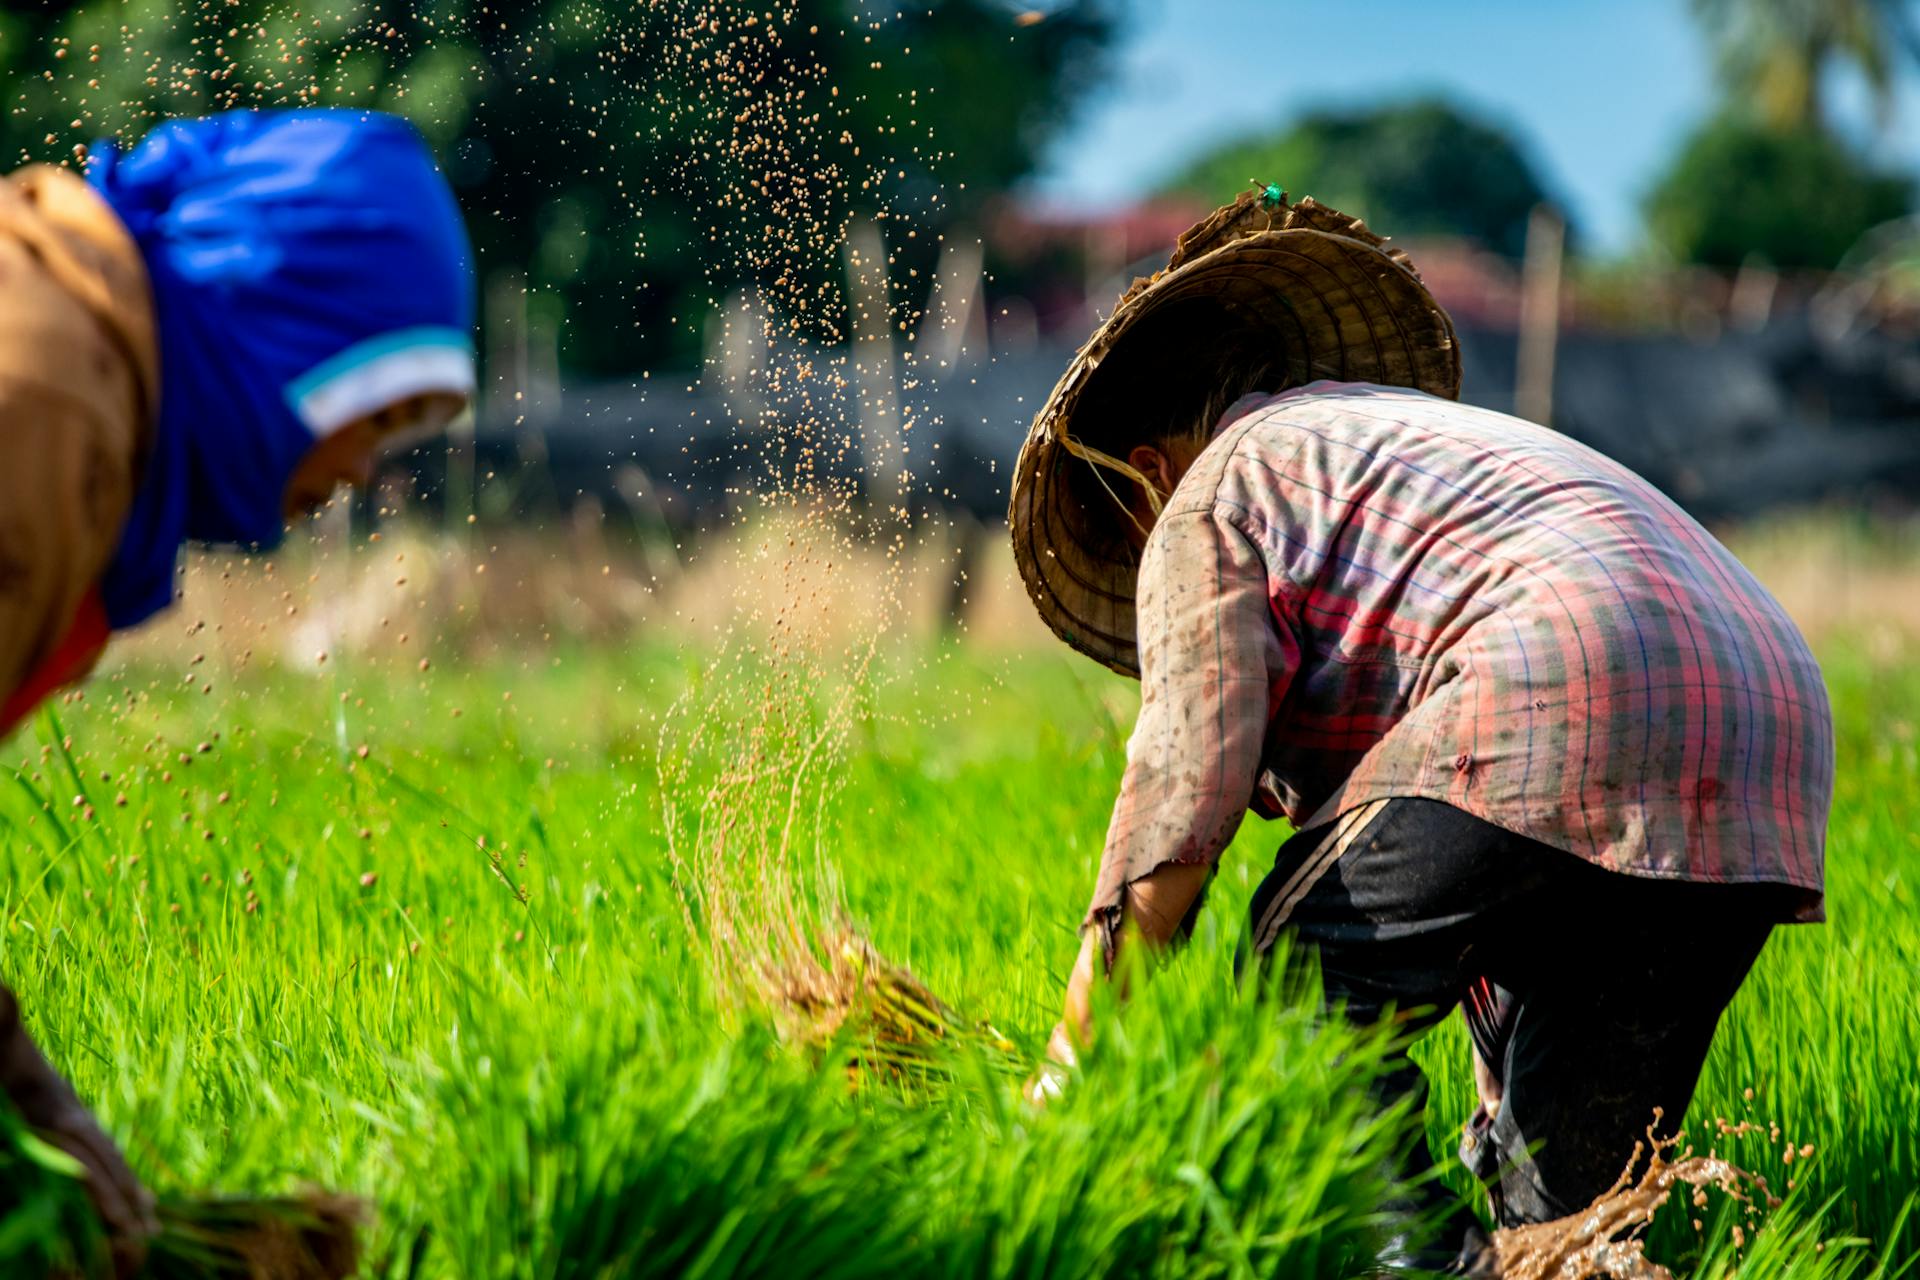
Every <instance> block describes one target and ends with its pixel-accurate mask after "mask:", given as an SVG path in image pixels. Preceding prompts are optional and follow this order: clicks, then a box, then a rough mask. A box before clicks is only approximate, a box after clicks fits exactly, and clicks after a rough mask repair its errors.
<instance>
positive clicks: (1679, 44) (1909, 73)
mask: <svg viewBox="0 0 1920 1280" xmlns="http://www.w3.org/2000/svg"><path fill="white" fill-rule="evenodd" d="M1135 6H1136V10H1137V17H1136V20H1135V22H1134V23H1133V25H1132V27H1131V29H1130V31H1129V34H1128V36H1127V37H1126V40H1125V43H1124V44H1123V46H1122V48H1121V50H1120V52H1119V57H1118V64H1119V65H1118V68H1117V73H1116V75H1115V76H1114V78H1113V80H1112V82H1111V83H1110V84H1109V85H1108V86H1107V87H1106V88H1105V89H1104V90H1102V91H1101V92H1100V93H1099V94H1098V95H1097V96H1096V97H1095V98H1094V99H1093V100H1091V101H1090V102H1088V103H1087V104H1086V105H1085V107H1084V108H1083V109H1082V111H1081V112H1080V115H1079V117H1078V119H1077V120H1076V122H1075V123H1074V124H1073V126H1072V127H1070V128H1069V129H1068V130H1067V131H1066V132H1065V134H1064V135H1063V136H1062V138H1061V139H1060V141H1059V144H1058V145H1057V146H1056V147H1055V148H1054V149H1053V151H1052V153H1051V155H1050V157H1049V160H1048V162H1047V164H1046V165H1045V167H1044V169H1043V171H1042V173H1041V175H1040V178H1039V180H1038V181H1037V182H1036V184H1035V189H1036V191H1037V192H1038V193H1039V194H1041V195H1043V196H1045V197H1047V198H1048V199H1049V200H1050V201H1059V202H1061V203H1065V204H1069V205H1073V206H1076V207H1083V208H1084V207H1090V206H1096V205H1100V204H1106V203H1114V202H1122V201H1126V200H1129V199H1131V198H1133V197H1135V196H1137V195H1139V194H1141V193H1142V192H1144V191H1146V190H1148V189H1149V188H1150V187H1151V186H1152V185H1153V184H1154V182H1155V181H1156V180H1157V179H1159V178H1160V177H1162V176H1164V175H1165V174H1167V173H1169V172H1170V171H1172V170H1173V169H1175V168H1177V167H1179V166H1180V164H1181V162H1182V161H1183V159H1184V158H1186V157H1188V156H1190V155H1192V154H1193V153H1194V152H1196V151H1197V150H1199V149H1201V148H1204V147H1205V146H1206V145H1207V144H1208V143H1210V142H1212V141H1214V140H1216V139H1218V138H1220V137H1222V136H1223V135H1231V134H1236V133H1242V132H1246V131H1249V130H1254V129H1258V128H1261V127H1262V126H1273V125H1278V124H1281V123H1284V122H1285V121H1286V120H1287V119H1289V118H1290V117H1292V116H1293V115H1295V114H1297V113H1298V112H1299V111H1300V110H1302V109H1303V108H1307V107H1311V106H1314V105H1316V104H1319V103H1329V104H1336V105H1351V104H1355V103H1363V102H1368V101H1373V100H1377V99H1380V98H1383V97H1394V96H1410V95H1415V94H1421V93H1430V92H1435V91H1438V92H1442V93H1445V94H1448V95H1449V96H1451V97H1453V98H1455V99H1456V100H1459V101H1461V102H1463V103H1465V104H1466V105H1468V106H1470V107H1472V108H1474V109H1475V110H1477V111H1478V112H1480V113H1481V114H1484V115H1486V116H1488V117H1490V118H1492V119H1494V120H1497V121H1499V122H1501V123H1503V124H1505V125H1506V126H1508V127H1509V128H1510V129H1511V130H1512V131H1513V132H1514V133H1515V134H1516V135H1517V136H1518V137H1519V138H1520V139H1521V141H1522V143H1523V145H1524V146H1525V147H1526V148H1527V150H1528V152H1529V154H1530V155H1531V156H1532V158H1533V159H1534V161H1535V163H1536V164H1537V165H1538V166H1539V168H1540V170H1541V172H1542V175H1543V177H1544V178H1545V180H1546V182H1547V184H1548V187H1549V189H1550V190H1552V191H1553V192H1554V193H1555V194H1557V195H1558V196H1560V197H1561V198H1562V199H1563V200H1565V201H1566V202H1567V203H1568V205H1569V207H1570V208H1571V210H1572V212H1573V215H1574V217H1575V218H1576V219H1577V220H1578V222H1579V224H1580V226H1581V229H1582V230H1583V231H1584V232H1585V233H1586V235H1587V236H1588V237H1589V243H1590V244H1592V245H1593V246H1594V247H1596V248H1598V249H1600V250H1602V251H1610V250H1611V251H1618V250H1625V249H1628V248H1631V247H1632V246H1633V245H1634V243H1635V242H1636V241H1637V239H1638V236H1639V215H1638V207H1639V201H1640V197H1641V195H1642V194H1643V193H1644V192H1645V191H1646V189H1647V187H1648V186H1649V185H1650V184H1651V183H1652V181H1653V180H1654V178H1655V176H1656V175H1657V174H1658V173H1659V171H1660V169H1661V166H1662V165H1663V164H1664V163H1665V162H1666V160H1667V158H1668V157H1669V156H1670V155H1671V154H1672V151H1673V149H1674V148H1675V147H1676V146H1677V145H1678V144H1679V142H1680V140H1681V139H1682V138H1683V137H1685V135H1686V133H1687V131H1688V130H1689V129H1690V128H1691V127H1692V126H1693V125H1694V124H1695V123H1696V122H1697V121H1698V120H1699V119H1700V118H1701V117H1702V116H1703V115H1704V114H1706V112H1707V111H1709V110H1710V109H1711V106H1712V103H1713V85H1712V79H1711V66H1710V62H1711V60H1710V56H1709V53H1708V51H1707V48H1706V46H1705V44H1704V42H1703V40H1702V39H1701V37H1700V34H1699V33H1698V31H1697V29H1696V28H1695V26H1694V25H1693V22H1692V21H1691V19H1690V18H1689V16H1688V12H1687V3H1686V0H1452V2H1451V3H1448V2H1447V0H1317V2H1314V3H1308V2H1306V0H1135ZM1865 100H1866V98H1865V93H1864V91H1863V89H1862V88H1861V86H1859V85H1858V84H1857V83H1851V82H1848V81H1846V80H1844V79H1842V80H1840V81H1838V82H1837V83H1836V84H1835V85H1834V96H1833V97H1832V98H1831V99H1830V101H1832V102H1834V103H1835V104H1836V108H1837V109H1836V115H1837V116H1838V117H1840V119H1841V120H1842V121H1843V122H1844V123H1845V124H1847V125H1848V127H1849V128H1850V129H1851V130H1852V131H1853V132H1855V133H1856V134H1857V135H1859V136H1861V137H1863V138H1865V137H1867V136H1869V134H1871V132H1872V131H1871V130H1869V129H1868V128H1867V125H1868V123H1869V112H1868V111H1867V110H1866V108H1865V106H1864V103H1865ZM1871 145H1872V147H1873V149H1874V151H1875V152H1876V154H1878V155H1879V156H1880V157H1881V158H1882V159H1883V160H1885V161H1887V162H1890V163H1894V164H1898V165H1901V166H1903V167H1905V168H1906V169H1908V170H1910V171H1913V172H1916V173H1920V75H1917V74H1916V73H1915V71H1914V69H1913V68H1911V67H1906V68H1903V71H1902V75H1901V83H1900V85H1899V92H1898V107H1897V110H1896V117H1895V120H1894V122H1893V124H1892V126H1891V127H1890V128H1888V129H1887V130H1886V131H1885V132H1884V133H1881V134H1877V135H1873V136H1872V143H1871ZM1278 176H1279V177H1280V178H1281V179H1282V181H1283V182H1284V180H1285V175H1278ZM1305 194H1311V193H1305Z"/></svg>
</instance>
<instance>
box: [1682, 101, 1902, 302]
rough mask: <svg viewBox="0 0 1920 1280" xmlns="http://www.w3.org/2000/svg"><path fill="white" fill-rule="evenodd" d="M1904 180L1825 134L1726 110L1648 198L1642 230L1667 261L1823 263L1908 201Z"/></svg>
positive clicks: (1698, 136) (1832, 260) (1718, 264)
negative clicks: (1770, 125) (1755, 258)
mask: <svg viewBox="0 0 1920 1280" xmlns="http://www.w3.org/2000/svg"><path fill="white" fill-rule="evenodd" d="M1912 199H1913V184H1912V182H1911V181H1909V180H1908V179H1906V178H1904V177H1902V176H1900V175H1897V174H1891V173H1886V172H1882V171H1881V170H1878V169H1876V168H1874V167H1873V166H1872V165H1870V164H1868V163H1867V162H1866V161H1864V160H1862V159H1860V158H1859V157H1858V156H1856V155H1855V154H1854V153H1853V152H1852V151H1851V150H1849V149H1848V148H1846V147H1845V146H1843V145H1841V144H1840V143H1839V142H1838V141H1837V140H1835V139H1834V138H1833V137H1832V136H1831V135H1829V134H1828V133H1826V132H1825V131H1823V130H1821V129H1817V128H1812V127H1803V128H1799V129H1795V130H1792V131H1789V132H1781V131H1779V130H1776V129H1771V128H1768V127H1765V126H1762V125H1759V124H1755V123H1753V122H1752V121H1749V120H1744V119H1741V118H1738V117H1734V116H1723V117H1720V118H1718V119H1716V120H1713V121H1711V122H1709V123H1708V124H1707V125H1706V126H1705V127H1703V128H1702V129H1701V130H1700V131H1699V132H1697V133H1696V134H1694V136H1693V137H1692V139H1690V140H1689V141H1688V142H1687V144H1686V146H1685V147H1684V148H1682V150H1681V152H1680V154H1679V156H1678V157H1677V158H1676V159H1675V161H1674V164H1673V166H1672V168H1671V169H1669V170H1668V172H1667V174H1666V175H1665V176H1664V177H1663V178H1662V179H1661V180H1660V182H1659V183H1658V184H1657V185H1656V186H1655V187H1654V188H1653V190H1652V192H1651V193H1650V194H1649V195H1648V198H1647V203H1646V215H1647V227H1648V230H1649V231H1650V232H1651V233H1652V234H1653V237H1654V239H1655V241H1657V242H1658V243H1659V244H1660V245H1661V246H1662V247H1664V248H1665V249H1666V250H1667V251H1668V252H1669V253H1671V254H1673V255H1674V256H1675V257H1677V258H1680V259H1682V260H1683V261H1687V262H1698V263H1701V264H1703V265H1706V266H1714V267H1725V268H1734V267H1738V266H1739V265H1740V264H1741V263H1743V262H1744V261H1746V260H1747V258H1748V257H1749V256H1758V257H1760V258H1762V259H1764V260H1765V261H1767V262H1768V263H1770V264H1772V265H1773V266H1776V267H1786V268H1793V267H1812V268H1827V267H1831V266H1833V265H1834V264H1835V263H1837V262H1839V261H1840V258H1841V255H1843V254H1844V253H1846V251H1847V250H1848V249H1849V248H1851V247H1852V246H1853V244H1854V242H1855V241H1857V240H1858V239H1859V238H1860V237H1861V235H1862V234H1864V233H1865V232H1866V231H1867V230H1868V229H1869V228H1871V227H1874V226H1877V225H1879V224H1880V223H1882V222H1886V221H1888V220H1889V219H1892V218H1897V217H1899V216H1900V215H1901V214H1903V213H1905V212H1906V211H1907V209H1908V208H1909V207H1910V206H1911V203H1912Z"/></svg>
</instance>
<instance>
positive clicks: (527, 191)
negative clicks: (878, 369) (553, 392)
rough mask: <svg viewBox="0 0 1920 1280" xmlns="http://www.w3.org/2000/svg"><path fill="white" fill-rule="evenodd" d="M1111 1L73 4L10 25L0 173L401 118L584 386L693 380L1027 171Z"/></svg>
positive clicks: (1084, 80)
mask: <svg viewBox="0 0 1920 1280" xmlns="http://www.w3.org/2000/svg"><path fill="white" fill-rule="evenodd" d="M1117 2H1118V0H1065V2H1063V3H1059V4H1055V5H1052V6H1049V7H1047V8H1046V9H1045V10H1044V12H1041V11H1034V12H1029V13H1020V12H1017V11H1016V9H1015V8H1014V7H1012V6H1010V5H1009V4H1006V3H1003V2H1002V0H922V3H921V4H918V5H916V6H914V7H912V8H911V9H907V10H901V11H899V12H896V10H895V7H894V6H892V5H886V6H884V7H882V6H876V5H873V4H870V3H866V2H864V0H765V2H764V3H762V4H734V3H721V2H720V0H651V2H648V3H618V4H616V3H610V2H603V0H491V2H486V3H482V2H477V0H400V2H389V0H317V2H316V3H311V4H308V3H289V2H287V0H119V2H111V0H87V2H85V3H81V4H78V5H74V6H70V7H65V8H61V7H56V6H41V5H37V4H21V3H18V2H17V0H15V2H14V3H10V4H8V5H7V6H6V7H5V9H4V10H0V78H4V83H5V84H6V85H7V86H8V99H9V101H8V110H7V112H6V114H5V116H4V117H0V159H3V160H5V161H6V162H9V163H15V162H26V161H29V160H54V161H61V162H66V163H73V162H74V160H75V158H76V152H75V147H76V146H78V145H85V144H88V143H90V142H92V141H93V140H94V139H96V138H98V137H100V136H102V135H112V136H115V137H118V138H121V139H124V140H133V139H135V138H137V137H138V136H139V135H141V134H143V133H144V132H145V131H146V130H147V129H148V128H149V127H150V126H151V125H152V124H153V123H155V122H156V121H159V120H163V119H167V118H171V117H176V116H181V115H197V114H204V113H208V112H212V111H218V110H224V109H229V108H235V107H248V106H289V105H311V104H323V105H330V106H334V105H353V106H368V107H378V108H382V109H386V110H392V111H397V112H400V113H402V114H405V115H407V116H408V117H410V118H412V119H413V120H414V121H415V122H416V123H417V124H418V125H419V126H420V128H421V129H422V130H423V131H424V132H425V134H426V135H427V137H428V138H429V139H430V140H431V142H432V143H433V144H434V146H435V148H436V149H437V151H438V152H439V154H440V155H441V157H442V160H443V162H444V163H445V165H446V167H447V170H448V173H449V176H450V177H451V178H452V179H453V181H454V183H455V185H456V187H457V188H458V189H459V192H460V196H461V200H462V203H463V204H464V206H465V207H466V210H467V214H468V218H469V222H470V225H471V227H472V230H473V234H474V239H475V242H476V245H477V248H478V251H479V256H480V261H481V265H482V271H483V274H485V275H495V276H497V275H499V274H501V273H510V272H511V273H523V274H524V277H525V279H526V281H527V282H528V284H529V285H530V286H531V289H532V294H531V303H530V310H531V312H532V314H533V317H534V318H535V319H536V320H537V321H543V322H545V323H547V324H551V325H555V326H558V327H559V334H560V348H561V352H562V355H563V358H564V359H565V361H566V362H567V363H568V364H569V365H571V366H572V367H575V368H578V369H581V370H583V371H591V372H596V373H613V372H626V371H632V370H635V369H638V368H642V367H648V366H651V365H654V364H680V365H684V364H687V363H690V362H691V361H692V360H693V359H694V358H695V357H696V356H697V353H698V350H699V341H700V333H701V326H702V323H703V321H704V317H705V315H706V312H707V309H708V303H709V300H712V299H718V298H721V297H724V296H725V295H726V294H727V293H728V292H730V291H731V290H732V289H733V288H735V287H737V286H738V285H740V284H741V283H743V282H747V281H753V280H759V281H763V282H768V283H772V282H778V288H779V289H780V290H781V291H782V295H783V300H787V301H792V300H797V299H803V298H808V299H814V298H818V299H826V301H822V302H820V303H818V304H817V305H815V306H814V307H813V308H812V310H811V311H810V312H807V313H806V314H807V317H808V320H809V322H810V323H812V324H814V325H815V330H814V332H815V333H816V334H818V335H819V336H822V337H827V338H831V337H832V336H834V334H833V326H834V324H835V320H834V317H833V313H834V310H835V308H834V306H833V305H832V304H831V300H830V297H829V295H831V294H833V292H834V291H835V289H836V287H837V281H838V279H839V271H840V256H839V238H840V232H841V230H842V229H843V228H844V226H845V223H846V220H847V219H848V218H850V217H852V216H855V215H856V214H876V213H877V214H880V215H881V216H883V217H886V218H890V219H898V220H905V221H907V222H909V223H911V225H912V226H913V228H914V229H915V230H917V231H918V233H919V234H918V235H917V236H916V237H915V238H914V241H913V242H911V243H908V242H907V238H906V236H905V234H904V232H901V233H899V234H898V235H897V236H896V237H890V238H891V239H895V240H896V241H897V242H898V246H897V247H899V248H901V249H902V250H904V251H905V252H906V253H907V254H908V255H909V256H912V255H913V254H918V255H920V256H923V257H930V256H931V254H932V253H933V252H934V243H935V241H934V237H935V235H937V234H938V233H939V232H940V231H941V230H942V229H944V228H946V227H949V226H953V225H956V224H961V223H964V222H965V221H966V220H967V219H968V218H969V217H970V216H971V215H972V214H973V213H974V212H975V211H976V209H977V208H978V206H979V204H980V203H981V201H983V200H985V199H987V198H990V197H991V195H992V194H993V193H995V192H997V191H1000V190H1003V189H1004V188H1005V187H1006V186H1007V185H1008V184H1010V183H1012V182H1013V181H1015V180H1016V179H1018V178H1019V177H1021V176H1022V175H1024V174H1025V173H1027V172H1028V171H1029V170H1030V169H1031V168H1032V166H1033V164H1034V162H1035V158H1036V155H1037V153H1038V150H1039V148H1040V147H1041V146H1042V145H1043V144H1044V143H1045V141H1046V140H1047V138H1048V137H1049V136H1050V134H1051V132H1052V131H1053V130H1054V128H1055V127H1056V126H1057V125H1058V124H1059V123H1060V122H1061V121H1062V119H1063V117H1064V115H1065V113H1066V111H1067V109H1068V107H1069V105H1070V104H1071V103H1072V102H1073V101H1074V99H1075V98H1076V97H1077V96H1078V95H1079V94H1080V93H1081V92H1082V91H1083V90H1084V89H1085V88H1086V87H1087V86H1088V85H1089V84H1090V83H1091V81H1092V80H1093V78H1094V77H1095V76H1096V75H1097V74H1098V73H1099V71H1100V69H1101V66H1102V61H1101V56H1100V55H1101V53H1102V51H1103V50H1104V49H1105V48H1106V46H1107V45H1108V43H1109V42H1110V40H1111V38H1112V36H1113V34H1114V32H1115V29H1116V26H1117V22H1118V18H1117V15H1116V12H1115V4H1116V3H1117Z"/></svg>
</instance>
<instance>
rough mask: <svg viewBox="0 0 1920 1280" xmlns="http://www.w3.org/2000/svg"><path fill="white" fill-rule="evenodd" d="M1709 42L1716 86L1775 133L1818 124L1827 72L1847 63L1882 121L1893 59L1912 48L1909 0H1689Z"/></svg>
mask: <svg viewBox="0 0 1920 1280" xmlns="http://www.w3.org/2000/svg"><path fill="white" fill-rule="evenodd" d="M1691 3H1692V6H1693V11H1694V14H1695V15H1696V17H1698V18H1699V20H1700V22H1701V24H1702V25H1703V26H1704V27H1705V28H1706V31H1707V35H1708V38H1709V39H1710V40H1711V41H1712V42H1713V45H1714V57H1715V62H1716V64H1717V68H1718V71H1719V76H1720V83H1721V88H1722V90H1723V91H1724V93H1725V95H1726V98H1727V100H1728V101H1729V102H1735V103H1741V104H1743V105H1744V107H1745V109H1747V110H1749V111H1751V112H1752V113H1753V115H1754V116H1755V118H1756V119H1757V120H1759V122H1760V123H1762V124H1764V125H1767V126H1768V127H1770V128H1773V129H1776V130H1780V131H1782V132H1791V131H1794V130H1804V129H1813V128H1820V127H1822V126H1823V125H1824V124H1825V123H1826V119H1825V113H1824V111H1823V110H1822V105H1821V96H1822V92H1823V90H1824V88H1825V85H1826V81H1827V75H1828V73H1829V72H1830V71H1831V70H1832V69H1833V68H1834V67H1836V66H1839V65H1844V64H1852V65H1853V66H1854V67H1855V68H1857V69H1858V70H1859V72H1860V74H1861V75H1862V77H1864V79H1865V80H1866V82H1867V87H1868V89H1869V90H1870V91H1871V92H1872V94H1873V98H1874V104H1875V106H1876V107H1877V108H1878V109H1879V112H1880V116H1881V119H1882V120H1883V121H1884V120H1885V119H1887V118H1888V114H1889V112H1890V110H1891V108H1892V105H1893V71H1894V63H1895V59H1896V58H1897V57H1898V55H1899V52H1900V51H1901V50H1902V49H1904V50H1905V51H1906V52H1907V54H1909V55H1910V56H1911V55H1920V19H1916V16H1915V13H1914V10H1913V6H1912V5H1911V3H1910V0H1691Z"/></svg>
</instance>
